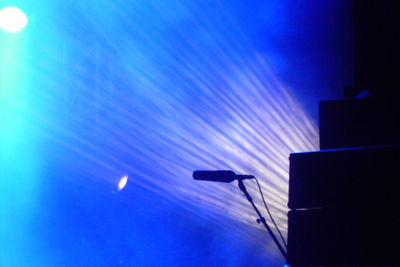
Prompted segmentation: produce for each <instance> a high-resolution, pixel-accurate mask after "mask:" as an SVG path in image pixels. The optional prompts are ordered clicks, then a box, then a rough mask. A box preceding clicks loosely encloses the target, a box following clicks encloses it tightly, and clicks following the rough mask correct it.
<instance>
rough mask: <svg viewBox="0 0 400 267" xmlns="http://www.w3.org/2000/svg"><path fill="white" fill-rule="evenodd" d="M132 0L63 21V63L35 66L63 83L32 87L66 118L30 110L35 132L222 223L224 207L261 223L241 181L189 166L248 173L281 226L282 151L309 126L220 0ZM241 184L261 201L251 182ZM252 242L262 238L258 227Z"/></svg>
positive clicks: (101, 169) (306, 139) (105, 174)
mask: <svg viewBox="0 0 400 267" xmlns="http://www.w3.org/2000/svg"><path fill="white" fill-rule="evenodd" d="M73 2H74V1H73ZM139 2H140V4H139ZM139 2H138V3H136V2H135V1H133V2H132V4H131V5H124V6H125V8H124V9H120V8H116V7H118V4H116V3H115V2H114V1H112V2H110V1H98V2H96V5H93V8H91V9H90V12H89V10H88V9H85V12H88V13H84V15H82V16H81V17H80V19H79V20H70V18H69V17H66V18H65V24H62V23H60V24H61V25H63V26H64V28H63V29H62V30H63V33H64V34H65V35H66V36H65V39H66V41H65V44H66V45H65V46H66V47H65V50H64V51H66V55H65V57H63V59H62V60H60V62H59V63H60V64H59V65H57V66H59V67H58V68H54V66H53V65H51V66H47V65H41V64H43V63H42V62H40V60H38V63H37V64H38V65H39V66H40V69H42V70H43V73H42V75H44V76H45V77H49V78H48V79H52V80H50V81H49V84H52V85H54V88H57V86H56V85H58V84H62V86H63V88H64V87H65V88H66V89H65V90H66V93H65V95H63V96H62V97H60V95H56V96H52V95H51V93H52V92H53V91H51V90H47V91H46V90H42V91H40V92H35V97H37V98H38V101H41V103H43V105H42V106H41V108H43V107H44V106H45V105H46V103H53V102H54V99H62V102H61V101H60V103H58V104H59V105H55V104H53V105H54V106H55V107H57V108H59V107H61V106H62V107H63V108H62V109H63V112H65V116H64V118H65V119H64V121H63V122H62V123H60V122H59V123H57V122H55V121H54V119H53V118H52V117H51V116H50V115H48V114H53V113H55V112H54V110H46V112H42V113H37V112H36V116H38V117H40V118H41V120H42V122H43V124H44V125H45V126H44V127H42V128H43V129H47V130H46V131H43V132H42V134H44V135H46V136H48V137H49V138H51V139H52V140H55V141H56V142H57V143H59V144H60V145H61V146H63V147H64V148H65V149H66V150H68V151H71V152H72V153H73V154H74V155H76V157H75V158H74V161H73V163H72V164H73V165H74V169H76V170H77V171H82V172H84V173H86V172H90V175H89V177H95V178H94V179H96V182H98V183H104V184H108V185H109V186H110V185H111V186H113V188H115V185H116V184H120V183H122V184H123V183H124V180H123V179H119V180H117V179H115V177H119V176H116V175H118V173H120V172H121V171H123V172H124V173H129V175H131V176H133V175H134V177H135V179H133V180H132V179H131V180H130V181H129V182H130V185H135V186H138V187H143V188H146V189H148V190H149V191H151V192H153V193H154V194H155V195H163V196H168V197H169V198H170V199H171V201H173V202H174V203H176V204H177V205H181V206H182V207H183V208H186V209H187V210H188V211H193V209H192V208H191V207H193V206H196V207H201V208H202V209H203V210H204V211H207V212H209V214H210V215H209V217H210V220H213V221H215V222H217V223H221V224H223V225H226V222H225V221H224V218H225V217H229V218H230V219H234V220H237V221H240V222H244V223H246V224H248V225H252V226H254V227H259V226H258V225H257V224H255V222H254V217H255V215H254V211H253V210H252V209H251V207H249V205H248V203H247V202H246V200H245V199H244V198H243V196H242V195H241V193H240V192H239V191H238V189H237V188H236V185H234V184H229V185H227V184H222V185H221V184H213V183H207V184H206V183H199V182H196V181H193V180H192V178H191V177H192V172H193V170H197V169H231V170H233V171H235V172H237V173H248V174H252V175H255V176H257V177H258V178H260V183H261V186H262V188H263V190H264V192H265V194H266V198H267V202H268V204H269V205H270V207H271V211H272V213H273V214H274V216H275V218H276V221H277V223H278V224H279V226H280V227H281V228H282V230H283V231H284V232H285V230H286V220H287V216H286V213H287V187H288V167H289V161H288V157H289V154H290V153H291V152H298V151H310V150H314V149H316V148H317V144H318V132H317V130H316V127H315V125H314V124H313V122H312V121H310V119H309V117H308V116H307V115H306V114H305V112H304V111H303V109H302V107H301V105H300V104H299V103H298V102H297V100H296V99H295V98H294V97H293V96H292V95H291V92H290V90H289V89H288V88H286V87H285V86H283V85H282V83H281V82H280V81H279V79H278V78H277V77H276V76H275V74H274V73H273V71H272V70H271V68H270V65H269V63H268V61H267V58H268V57H267V56H265V55H263V54H262V53H260V52H259V51H257V50H256V49H255V48H254V47H253V46H252V45H251V43H250V42H249V40H248V39H247V38H246V36H244V35H243V33H242V32H241V31H240V25H237V22H235V20H234V19H232V18H231V17H229V15H227V14H225V13H224V7H221V6H216V5H218V4H217V3H218V1H205V2H204V3H203V2H202V1H178V0H172V1H168V4H162V3H161V2H162V1H144V2H141V1H139ZM149 2H150V3H149ZM68 3H70V2H68ZM74 3H75V4H76V5H79V3H82V2H79V1H75V2H74ZM70 4H71V3H70ZM71 5H72V4H71ZM171 6H173V7H174V8H171ZM69 8H70V10H69V11H68V12H70V14H69V15H70V16H75V14H76V12H75V11H76V10H74V9H73V8H71V7H69ZM76 9H78V11H81V10H80V9H79V8H76ZM104 10H107V11H108V13H107V16H106V17H105V16H104ZM68 12H67V11H65V13H63V14H67V13H68ZM96 12H98V13H96ZM174 12H176V13H174ZM82 14H83V13H82ZM110 18H112V21H110V20H109V19H110ZM111 22H112V23H111ZM59 50H61V49H55V50H54V51H55V52H57V53H58V52H59ZM57 55H58V54H57ZM38 69H39V68H38ZM55 69H64V73H57V72H56V71H55ZM63 76H66V78H64V79H62V78H60V77H63ZM60 80H61V81H63V83H60ZM57 89H60V88H57ZM55 91H57V90H55ZM54 94H60V92H59V91H57V93H54ZM38 103H39V102H38ZM60 109H61V108H60ZM32 113H35V111H33V112H32ZM65 121H66V122H68V123H69V125H68V126H64V125H67V124H66V123H65ZM39 131H40V130H39ZM55 154H56V155H54V157H55V158H57V159H59V160H61V161H65V162H68V161H69V160H70V159H69V158H67V156H65V154H62V153H55ZM63 157H65V158H63ZM77 159H81V160H77ZM116 180H117V181H116ZM126 181H127V179H126ZM122 188H123V186H122V185H121V189H122ZM248 189H249V191H250V194H252V196H254V199H255V201H257V202H258V203H261V202H260V199H259V198H258V197H257V196H258V193H257V189H256V187H255V186H254V187H251V186H248ZM132 198H134V196H132ZM227 227H229V226H227ZM232 233H235V234H237V235H241V234H243V230H241V229H235V231H232ZM252 240H254V241H255V242H257V243H258V244H260V243H261V244H263V245H265V242H264V239H260V237H259V236H258V235H254V236H252ZM268 245H270V246H271V247H272V246H273V244H268Z"/></svg>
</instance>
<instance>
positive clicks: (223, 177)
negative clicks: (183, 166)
mask: <svg viewBox="0 0 400 267" xmlns="http://www.w3.org/2000/svg"><path fill="white" fill-rule="evenodd" d="M193 179H195V180H201V181H212V182H223V183H230V182H233V181H234V180H235V179H236V174H235V173H234V172H233V171H194V172H193Z"/></svg>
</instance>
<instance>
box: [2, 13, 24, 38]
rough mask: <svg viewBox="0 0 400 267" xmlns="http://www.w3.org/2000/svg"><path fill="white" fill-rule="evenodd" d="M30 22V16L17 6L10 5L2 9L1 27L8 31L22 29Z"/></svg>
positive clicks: (13, 31)
mask: <svg viewBox="0 0 400 267" xmlns="http://www.w3.org/2000/svg"><path fill="white" fill-rule="evenodd" d="M27 24H28V17H27V16H26V15H25V13H24V12H23V11H22V10H20V9H19V8H17V7H14V6H9V7H4V8H2V9H1V10H0V28H1V29H2V30H3V31H6V32H12V33H15V32H19V31H22V30H23V29H24V28H25V27H26V25H27Z"/></svg>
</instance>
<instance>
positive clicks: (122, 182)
mask: <svg viewBox="0 0 400 267" xmlns="http://www.w3.org/2000/svg"><path fill="white" fill-rule="evenodd" d="M127 183H128V175H124V176H123V177H122V178H121V179H120V180H119V182H118V191H121V190H122V189H124V187H125V186H126V184H127Z"/></svg>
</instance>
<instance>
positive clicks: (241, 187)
mask: <svg viewBox="0 0 400 267" xmlns="http://www.w3.org/2000/svg"><path fill="white" fill-rule="evenodd" d="M238 186H239V188H240V190H241V191H242V192H243V194H244V195H245V196H246V198H247V200H248V201H249V202H250V204H251V205H252V206H253V208H254V210H255V211H256V212H257V215H258V217H259V218H258V219H257V222H258V223H260V222H261V223H262V224H263V225H264V227H265V228H266V229H267V231H268V233H269V235H270V236H271V237H272V239H273V240H274V242H275V244H276V246H277V247H278V249H279V251H280V252H281V253H282V255H283V257H284V258H285V260H287V255H286V252H285V250H284V249H283V247H282V245H281V244H280V243H279V241H278V239H277V238H276V236H275V235H274V233H273V232H272V230H271V228H270V227H269V225H268V224H267V222H266V220H265V218H264V217H263V216H262V215H261V213H260V211H259V210H258V209H257V207H256V205H255V204H254V202H253V199H252V198H251V196H250V194H249V192H247V189H246V187H245V186H244V183H243V180H242V179H239V180H238Z"/></svg>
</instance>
